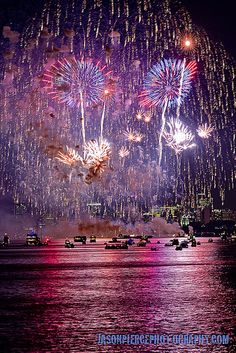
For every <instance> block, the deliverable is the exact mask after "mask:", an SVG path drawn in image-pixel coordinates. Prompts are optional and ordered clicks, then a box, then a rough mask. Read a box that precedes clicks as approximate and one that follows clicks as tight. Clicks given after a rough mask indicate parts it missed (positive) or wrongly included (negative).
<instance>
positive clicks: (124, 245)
mask: <svg viewBox="0 0 236 353" xmlns="http://www.w3.org/2000/svg"><path fill="white" fill-rule="evenodd" d="M152 238H153V239H152ZM73 240H74V241H71V240H69V238H66V239H65V242H64V246H65V247H66V248H74V247H75V244H74V243H77V244H82V245H83V244H86V243H87V242H90V243H96V242H97V237H96V236H95V235H91V236H89V237H88V236H86V235H76V236H74V238H73ZM221 241H222V242H224V243H231V242H236V233H234V234H232V235H231V236H230V237H223V236H222V237H221ZM49 242H50V239H49V237H46V238H45V239H44V240H42V239H41V238H40V237H39V236H38V234H37V233H36V232H35V231H33V230H31V231H29V232H28V234H27V236H26V245H27V246H47V245H48V244H49ZM208 242H209V243H212V242H213V239H212V238H208ZM149 243H151V247H150V249H151V250H152V251H156V250H157V245H158V244H160V240H158V239H156V238H154V237H153V236H152V235H134V234H133V235H132V234H131V235H127V234H119V235H118V236H115V237H113V238H112V239H111V240H108V241H106V242H105V243H104V245H105V249H108V250H109V249H128V248H129V246H138V247H145V246H146V245H147V244H149ZM9 244H10V238H9V236H8V235H7V234H6V233H5V235H4V237H3V241H2V242H0V247H1V248H7V247H8V246H9ZM164 245H165V246H172V247H175V249H176V250H182V249H184V248H188V247H189V246H191V247H196V246H198V245H201V243H200V241H198V240H197V239H196V237H195V236H194V234H191V235H187V234H185V235H184V236H181V235H180V234H174V235H173V237H172V239H170V240H169V241H168V242H167V243H165V244H164Z"/></svg>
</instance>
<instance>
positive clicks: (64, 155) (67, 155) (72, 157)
mask: <svg viewBox="0 0 236 353" xmlns="http://www.w3.org/2000/svg"><path fill="white" fill-rule="evenodd" d="M55 158H56V159H58V160H59V161H60V162H62V163H64V164H66V165H69V166H70V167H74V166H76V164H77V163H78V162H82V161H83V159H82V157H81V156H80V155H79V153H78V152H77V151H76V150H74V149H73V148H70V147H68V146H66V152H60V151H59V152H58V155H57V156H56V157H55Z"/></svg>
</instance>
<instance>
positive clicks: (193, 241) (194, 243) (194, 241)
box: [191, 239, 197, 247]
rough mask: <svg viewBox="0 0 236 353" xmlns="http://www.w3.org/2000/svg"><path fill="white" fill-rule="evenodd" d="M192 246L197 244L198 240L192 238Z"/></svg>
mask: <svg viewBox="0 0 236 353" xmlns="http://www.w3.org/2000/svg"><path fill="white" fill-rule="evenodd" d="M191 246H194V247H195V246H197V242H196V240H195V239H193V240H192V245H191Z"/></svg>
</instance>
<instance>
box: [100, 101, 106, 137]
mask: <svg viewBox="0 0 236 353" xmlns="http://www.w3.org/2000/svg"><path fill="white" fill-rule="evenodd" d="M105 110H106V103H105V102H104V103H103V109H102V118H101V143H102V140H103V127H104V119H105Z"/></svg>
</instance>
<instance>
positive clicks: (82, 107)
mask: <svg viewBox="0 0 236 353" xmlns="http://www.w3.org/2000/svg"><path fill="white" fill-rule="evenodd" d="M80 101H81V124H82V136H83V143H84V144H85V142H86V137H85V121H84V99H83V93H82V91H80Z"/></svg>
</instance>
